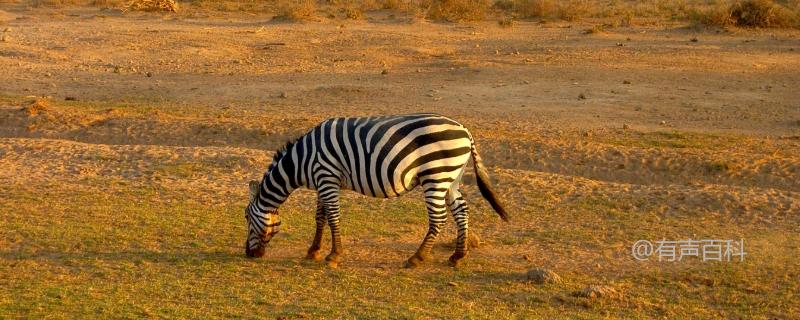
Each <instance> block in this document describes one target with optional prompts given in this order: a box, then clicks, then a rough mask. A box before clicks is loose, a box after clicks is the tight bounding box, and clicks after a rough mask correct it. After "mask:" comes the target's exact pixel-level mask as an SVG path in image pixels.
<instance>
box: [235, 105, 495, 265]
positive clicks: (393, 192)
mask: <svg viewBox="0 0 800 320" xmlns="http://www.w3.org/2000/svg"><path fill="white" fill-rule="evenodd" d="M470 156H472V157H473V158H475V162H476V170H477V169H478V168H479V167H480V168H482V165H480V157H479V156H478V154H477V151H476V150H475V146H474V143H473V140H472V136H471V135H470V133H469V132H468V131H467V129H466V128H464V126H462V125H461V124H459V123H458V122H456V121H454V120H452V119H449V118H446V117H444V116H441V115H436V114H413V115H402V116H385V117H369V118H335V119H328V120H326V121H323V122H322V123H320V124H319V125H318V126H316V127H314V128H312V129H311V130H310V131H309V132H308V133H306V134H305V135H304V136H302V137H300V138H299V139H297V140H296V141H295V142H292V143H289V144H287V146H286V147H285V148H284V150H280V151H279V152H278V153H277V154H276V156H275V158H274V159H273V163H272V165H270V168H269V170H268V171H267V173H266V174H265V175H264V178H263V179H262V181H261V183H258V184H257V185H254V186H253V190H252V195H251V196H252V201H251V203H250V205H249V206H248V208H247V210H246V212H247V218H248V224H249V226H250V228H249V229H250V230H249V231H250V234H249V236H248V242H247V248H246V251H247V252H248V255H251V256H260V255H263V244H265V243H266V242H268V241H269V240H270V238H271V237H272V235H273V234H274V233H276V232H277V228H278V226H279V225H280V220H279V219H278V215H277V209H278V207H279V206H280V205H281V204H282V203H283V202H284V201H285V200H286V198H287V197H288V196H289V195H290V194H291V192H292V191H293V190H295V189H297V188H301V187H304V188H308V189H312V190H317V192H318V201H317V234H316V236H315V241H314V243H313V244H312V248H311V249H309V256H310V257H311V256H316V254H315V253H313V251H315V250H316V251H318V250H319V243H320V241H321V234H322V232H323V229H324V223H325V222H328V224H329V226H330V228H331V231H332V236H333V245H334V250H333V251H332V253H331V255H329V256H328V260H329V261H332V262H334V263H335V262H336V261H338V260H337V258H338V255H339V253H340V252H336V250H337V248H340V247H341V244H340V240H339V229H338V220H339V193H340V190H342V189H349V190H353V191H356V192H359V193H361V194H364V195H368V196H373V197H382V198H389V197H396V196H400V195H402V194H404V193H406V192H408V191H410V190H412V189H414V188H415V187H417V186H422V188H423V190H424V192H425V199H426V204H427V209H428V216H429V222H430V223H429V236H428V237H426V241H425V242H424V243H423V245H424V246H427V245H426V243H427V242H430V246H432V244H433V239H435V237H436V234H438V230H439V228H440V227H441V225H442V224H443V223H444V222H445V220H446V217H447V215H446V213H447V208H448V207H449V208H450V209H451V211H452V212H453V215H454V218H455V220H456V223H457V224H458V227H459V239H461V238H462V237H463V238H464V239H466V236H467V235H466V232H467V231H466V229H467V212H468V209H467V207H466V203H464V201H463V199H462V198H461V194H460V192H459V190H458V184H459V181H460V179H461V175H462V174H463V172H464V168H465V166H466V164H467V162H468V161H469V158H470ZM484 175H485V172H484ZM479 180H480V174H479ZM484 181H485V182H487V183H488V180H487V179H484ZM479 182H480V181H479ZM488 187H490V186H489V185H488V184H487V188H488ZM481 191H482V192H483V191H484V188H481ZM489 191H490V190H489ZM484 196H486V194H485V193H484ZM492 198H493V196H492ZM487 199H489V198H488V197H487ZM493 200H495V201H494V202H496V199H490V202H492V205H493V207H495V208H496V209H498V208H500V206H499V204H497V206H495V203H494V202H493ZM500 210H502V208H500ZM498 213H501V216H503V215H504V212H501V211H498ZM428 238H430V239H428ZM428 240H430V241H428ZM459 243H461V241H459ZM465 245H466V244H464V246H465ZM259 249H260V251H258V250H259ZM461 249H463V250H461V251H463V252H462V253H463V255H466V247H463V248H461ZM254 250H256V251H254ZM421 250H423V251H426V250H427V251H429V248H422V247H421ZM340 251H341V250H340ZM457 251H458V250H457ZM251 252H253V254H250V253H251ZM418 253H420V252H419V251H418ZM425 253H426V252H422V253H421V255H424V254H425ZM412 258H413V257H412ZM420 258H422V259H420V260H424V257H422V256H421V257H420ZM334 260H335V261H334ZM451 260H452V259H451Z"/></svg>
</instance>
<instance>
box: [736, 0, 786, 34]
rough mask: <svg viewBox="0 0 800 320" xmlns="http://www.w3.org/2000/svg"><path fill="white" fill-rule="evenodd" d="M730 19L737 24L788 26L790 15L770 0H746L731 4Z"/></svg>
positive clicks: (762, 26)
mask: <svg viewBox="0 0 800 320" xmlns="http://www.w3.org/2000/svg"><path fill="white" fill-rule="evenodd" d="M731 19H732V20H733V21H734V24H735V25H737V26H745V27H761V28H765V27H788V26H789V25H790V24H791V19H792V17H791V15H790V14H789V13H788V12H787V10H786V9H785V8H783V7H781V6H780V5H777V4H775V3H774V2H772V1H770V0H746V1H741V2H737V3H735V4H733V6H731Z"/></svg>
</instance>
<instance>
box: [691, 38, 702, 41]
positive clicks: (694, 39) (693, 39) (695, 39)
mask: <svg viewBox="0 0 800 320" xmlns="http://www.w3.org/2000/svg"><path fill="white" fill-rule="evenodd" d="M689 41H691V42H697V41H700V40H697V38H692V39H690V40H689Z"/></svg>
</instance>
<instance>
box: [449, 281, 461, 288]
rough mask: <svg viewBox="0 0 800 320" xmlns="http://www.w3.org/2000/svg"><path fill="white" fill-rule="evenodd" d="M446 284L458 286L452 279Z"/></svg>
mask: <svg viewBox="0 0 800 320" xmlns="http://www.w3.org/2000/svg"><path fill="white" fill-rule="evenodd" d="M447 285H448V286H451V287H458V283H455V282H452V281H450V282H448V283H447Z"/></svg>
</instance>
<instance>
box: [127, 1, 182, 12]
mask: <svg viewBox="0 0 800 320" xmlns="http://www.w3.org/2000/svg"><path fill="white" fill-rule="evenodd" d="M125 8H126V9H128V10H135V11H149V12H153V11H169V12H177V11H178V3H177V2H175V0H133V1H131V2H129V3H128V4H126V5H125Z"/></svg>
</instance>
